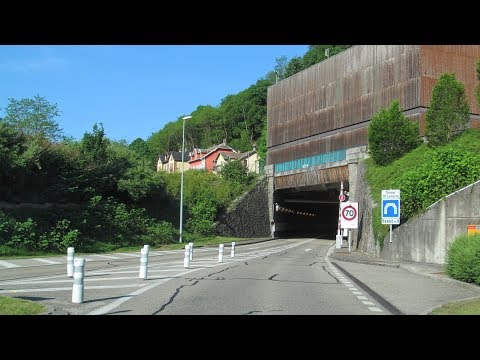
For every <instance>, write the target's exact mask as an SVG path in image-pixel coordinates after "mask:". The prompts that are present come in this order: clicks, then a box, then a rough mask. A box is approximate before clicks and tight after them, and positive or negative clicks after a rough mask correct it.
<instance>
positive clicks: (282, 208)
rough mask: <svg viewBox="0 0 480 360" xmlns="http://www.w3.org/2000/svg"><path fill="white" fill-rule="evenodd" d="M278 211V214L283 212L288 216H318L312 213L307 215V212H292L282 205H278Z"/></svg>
mask: <svg viewBox="0 0 480 360" xmlns="http://www.w3.org/2000/svg"><path fill="white" fill-rule="evenodd" d="M276 210H277V211H278V212H283V213H288V214H295V215H301V216H317V214H312V213H307V212H305V211H298V210H292V209H289V208H285V207H283V206H280V205H278V204H277V205H276Z"/></svg>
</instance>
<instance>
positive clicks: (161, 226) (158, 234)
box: [141, 220, 175, 246]
mask: <svg viewBox="0 0 480 360" xmlns="http://www.w3.org/2000/svg"><path fill="white" fill-rule="evenodd" d="M141 239H142V243H145V244H152V245H154V246H159V245H163V244H172V243H174V242H175V229H174V227H173V225H172V224H170V223H169V222H167V221H161V222H159V223H157V222H155V221H153V220H152V221H151V223H150V225H149V226H148V231H147V234H146V235H143V236H142V237H141Z"/></svg>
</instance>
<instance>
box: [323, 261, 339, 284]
mask: <svg viewBox="0 0 480 360" xmlns="http://www.w3.org/2000/svg"><path fill="white" fill-rule="evenodd" d="M322 268H323V270H325V271H326V272H327V274H328V275H330V276H331V277H333V278H334V279H335V281H336V282H337V283H338V284H340V280H338V279H337V278H336V277H335V276H333V275H332V274H331V273H330V272H329V271H328V270H327V269H326V268H325V265H323V266H322Z"/></svg>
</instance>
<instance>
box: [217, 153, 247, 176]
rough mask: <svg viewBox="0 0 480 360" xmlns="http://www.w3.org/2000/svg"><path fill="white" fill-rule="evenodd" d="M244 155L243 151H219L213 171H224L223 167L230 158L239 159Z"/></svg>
mask: <svg viewBox="0 0 480 360" xmlns="http://www.w3.org/2000/svg"><path fill="white" fill-rule="evenodd" d="M242 156H243V154H241V153H237V152H231V151H219V152H218V153H217V157H216V158H215V160H213V163H214V166H213V172H214V173H215V174H217V173H219V172H221V171H222V167H223V166H224V165H225V164H226V163H227V162H229V161H230V160H238V159H240V158H241V157H242Z"/></svg>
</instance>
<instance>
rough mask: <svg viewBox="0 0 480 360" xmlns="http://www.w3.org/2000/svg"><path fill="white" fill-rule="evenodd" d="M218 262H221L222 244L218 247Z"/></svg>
mask: <svg viewBox="0 0 480 360" xmlns="http://www.w3.org/2000/svg"><path fill="white" fill-rule="evenodd" d="M218 262H223V244H220V245H218Z"/></svg>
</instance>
